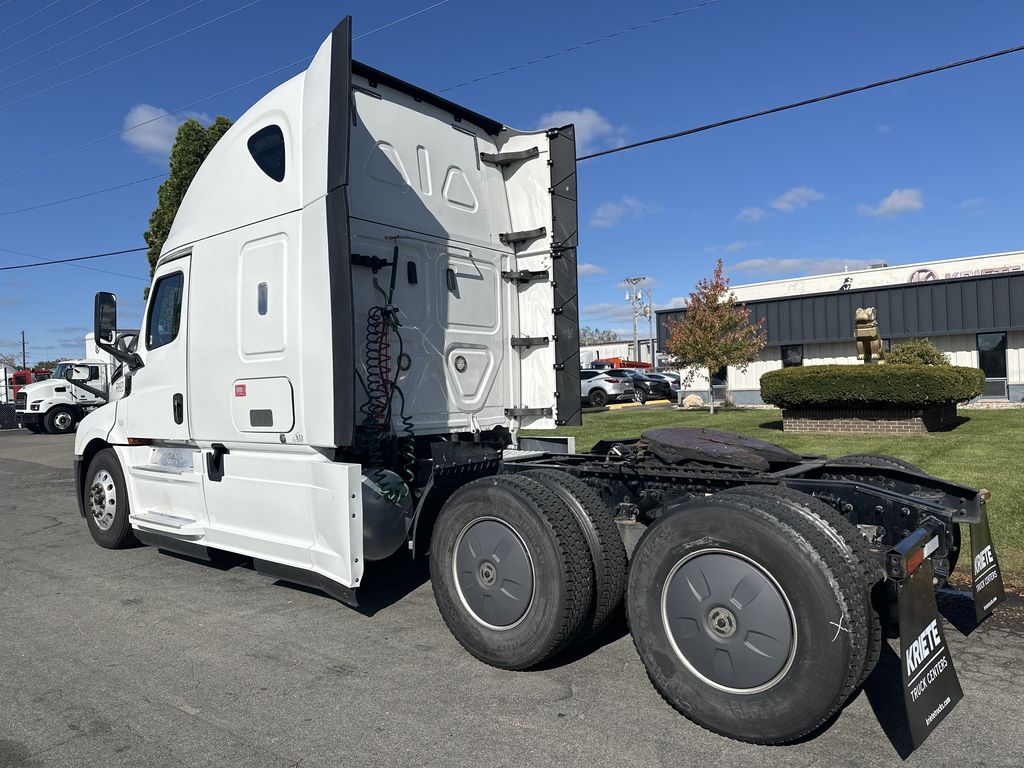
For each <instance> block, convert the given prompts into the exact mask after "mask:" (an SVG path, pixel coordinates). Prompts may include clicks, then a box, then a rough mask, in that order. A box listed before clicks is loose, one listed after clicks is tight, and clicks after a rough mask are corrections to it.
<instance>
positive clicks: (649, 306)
mask: <svg viewBox="0 0 1024 768" xmlns="http://www.w3.org/2000/svg"><path fill="white" fill-rule="evenodd" d="M641 312H643V314H644V316H645V317H646V318H647V340H648V344H649V345H650V347H649V348H650V350H651V370H652V371H653V370H654V369H655V368H657V367H658V355H657V353H656V352H655V351H654V290H653V289H651V288H644V306H643V309H642V310H641Z"/></svg>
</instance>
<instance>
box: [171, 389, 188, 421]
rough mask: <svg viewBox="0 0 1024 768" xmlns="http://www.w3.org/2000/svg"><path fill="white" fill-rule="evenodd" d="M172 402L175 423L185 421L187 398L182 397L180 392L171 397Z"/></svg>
mask: <svg viewBox="0 0 1024 768" xmlns="http://www.w3.org/2000/svg"><path fill="white" fill-rule="evenodd" d="M171 402H172V403H173V408H172V410H173V411H174V423H175V424H181V423H182V422H183V421H185V400H184V398H182V396H181V393H178V394H176V395H175V396H174V397H172V398H171Z"/></svg>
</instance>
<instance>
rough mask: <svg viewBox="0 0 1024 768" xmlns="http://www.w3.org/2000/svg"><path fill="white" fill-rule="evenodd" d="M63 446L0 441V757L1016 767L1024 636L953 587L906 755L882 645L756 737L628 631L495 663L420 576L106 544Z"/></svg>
mask: <svg viewBox="0 0 1024 768" xmlns="http://www.w3.org/2000/svg"><path fill="white" fill-rule="evenodd" d="M72 445H73V437H72V436H64V437H59V436H47V435H32V434H28V433H25V432H0V522H2V526H3V528H2V531H3V532H2V534H0V768H7V767H8V766H26V767H31V768H40V767H41V766H74V767H75V768H82V767H83V766H103V767H104V768H106V767H107V766H146V768H158V767H160V766H181V765H187V766H217V767H218V768H220V767H221V766H247V767H248V768H258V767H259V766H304V767H309V766H424V765H429V766H434V765H437V766H475V767H476V766H488V767H492V766H493V767H497V766H586V767H587V768H597V767H598V766H616V768H619V767H621V766H645V767H646V766H674V767H675V766H691V765H692V766H709V765H714V766H723V767H729V766H774V765H779V766H872V768H875V767H876V766H889V765H906V766H918V765H921V766H924V765H927V766H929V767H930V768H937V767H939V766H958V767H959V766H996V765H1015V766H1019V765H1020V764H1021V762H1022V760H1024V758H1022V754H1024V730H1022V728H1024V697H1022V696H1021V692H1020V687H1021V685H1022V684H1024V628H1022V626H1021V625H1020V623H1019V619H1018V618H1009V619H1008V618H1005V617H1004V618H1002V619H999V618H997V619H996V620H994V621H993V620H990V621H988V622H985V623H984V624H982V625H981V626H980V627H977V628H973V631H971V633H970V635H969V636H964V635H963V634H962V633H961V631H960V630H959V629H957V626H960V627H961V629H964V630H971V629H972V627H971V626H970V625H971V621H970V619H969V616H970V606H969V605H967V604H966V603H965V602H964V601H962V600H960V599H959V598H957V597H944V598H943V600H942V604H943V607H944V610H945V611H946V612H947V613H948V614H949V615H950V616H951V617H952V618H953V619H954V620H955V623H947V625H946V635H947V638H948V639H949V641H950V645H951V647H952V650H953V659H954V663H955V665H956V668H957V671H958V672H959V674H960V681H961V683H962V685H963V688H964V692H965V694H966V695H965V698H964V700H963V701H962V702H961V703H960V705H959V706H958V707H957V708H956V710H955V711H953V713H952V714H950V715H949V717H947V719H946V721H945V722H944V723H943V724H942V725H941V727H940V728H939V729H938V730H937V731H936V732H935V733H934V734H932V736H931V737H930V738H929V739H928V741H927V742H926V743H925V745H924V746H923V747H922V748H921V749H919V750H918V751H916V752H914V753H913V754H909V756H907V753H908V740H907V733H906V726H905V723H904V721H903V716H902V714H901V713H902V706H901V703H900V699H899V696H900V681H899V666H898V660H897V658H896V656H895V655H894V654H893V653H891V652H887V653H886V654H885V656H884V657H883V660H882V662H881V664H880V665H879V668H878V669H877V670H876V671H875V673H874V674H873V675H872V677H871V678H870V679H869V681H868V684H867V686H866V689H865V692H862V693H861V694H859V695H858V696H857V697H856V698H855V699H854V700H853V701H852V702H851V703H850V704H849V705H848V706H847V707H846V708H845V710H844V711H843V712H842V713H841V714H840V715H839V716H838V717H837V718H836V719H835V720H834V721H833V722H831V723H829V724H828V725H827V726H826V727H825V728H824V729H822V730H821V732H819V733H817V734H815V735H814V736H813V737H812V738H809V739H807V740H804V741H803V742H802V743H799V744H795V745H791V746H784V747H757V746H752V745H747V744H742V743H739V742H735V741H730V740H728V739H725V738H722V737H720V736H716V735H714V734H711V733H709V732H707V731H705V730H703V729H701V728H699V727H698V726H696V725H694V724H692V723H690V722H689V721H687V720H685V719H684V718H682V717H681V716H679V715H678V714H676V712H675V711H674V710H673V709H672V708H671V707H669V706H668V705H667V704H665V703H664V702H663V701H662V700H661V698H660V697H659V695H658V694H657V692H656V691H655V690H654V689H653V688H652V687H651V685H650V684H649V683H648V681H647V678H646V675H645V674H644V669H643V666H642V665H641V663H640V660H639V659H638V657H637V655H636V653H635V651H634V649H633V646H632V643H631V641H630V639H629V637H628V635H626V634H625V629H624V628H623V627H618V628H617V629H616V630H615V631H612V632H609V633H608V634H607V635H606V636H604V637H601V638H599V639H598V640H597V641H596V642H594V643H593V644H591V645H590V646H589V647H587V648H583V649H580V650H579V651H577V652H575V653H573V654H572V655H570V656H569V657H567V658H563V659H561V660H559V661H557V662H555V663H553V664H551V665H550V666H548V667H547V668H545V669H542V670H538V671H534V672H528V673H515V672H504V671H500V670H495V669H492V668H490V667H488V666H485V665H484V664H482V663H480V662H478V661H476V660H475V659H473V658H472V657H471V656H469V654H467V653H466V652H465V651H463V650H462V648H461V647H460V646H459V645H458V643H457V642H456V641H455V640H454V639H453V638H452V637H451V635H449V633H448V631H447V629H446V628H445V627H444V625H443V623H442V622H441V619H440V617H439V616H438V614H437V610H436V609H435V607H434V601H433V597H432V595H431V592H430V585H429V583H428V582H427V581H426V578H425V573H424V570H423V568H422V567H414V566H409V565H407V564H402V563H389V564H387V565H388V566H390V567H386V568H383V567H377V568H376V569H375V570H372V571H370V572H369V573H368V574H367V576H366V578H365V580H364V581H365V583H366V584H367V586H366V587H364V588H363V589H362V590H360V592H361V593H363V599H364V602H365V603H366V608H365V609H364V610H363V612H358V611H355V610H352V609H350V608H346V607H345V606H343V605H341V604H340V603H338V602H336V601H334V600H332V599H330V598H329V597H327V596H325V595H323V594H320V593H318V592H315V591H312V590H307V589H302V588H296V587H291V586H287V585H285V584H283V583H281V582H275V581H274V580H272V579H269V578H267V577H264V576H261V575H259V574H257V573H255V572H254V571H253V570H251V568H249V567H247V566H246V565H244V564H242V565H237V564H236V565H233V566H232V565H231V564H230V563H227V564H222V565H220V566H211V565H205V564H199V563H196V562H192V561H189V560H187V559H184V558H180V557H175V556H170V555H166V554H161V553H160V552H158V551H157V550H155V549H152V548H149V547H139V548H137V549H130V550H124V551H117V552H113V551H108V550H104V549H101V548H100V547H98V546H96V545H95V544H94V543H93V541H92V539H91V538H90V537H89V533H88V530H87V529H86V525H85V522H84V521H83V520H82V518H81V517H79V515H78V512H77V509H76V506H75V501H74V498H73V489H72V486H73V482H72V474H71V451H72ZM283 513H285V512H283ZM1007 613H1008V615H1009V616H1011V617H1014V616H1019V615H1020V613H1019V611H1009V612H1007ZM904 758H905V759H904Z"/></svg>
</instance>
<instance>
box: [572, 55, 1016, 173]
mask: <svg viewBox="0 0 1024 768" xmlns="http://www.w3.org/2000/svg"><path fill="white" fill-rule="evenodd" d="M1021 51H1024V45H1017V46H1014V47H1013V48H1004V49H1003V50H1001V51H994V52H992V53H984V54H982V55H980V56H973V57H971V58H969V59H961V60H960V61H954V62H952V63H949V64H942V65H940V66H937V67H929V68H928V69H920V70H918V71H917V72H910V73H908V74H905V75H897V76H896V77H890V78H887V79H885V80H876V81H875V82H873V83H866V84H865V85H857V86H854V87H852V88H845V89H844V90H841V91H834V92H833V93H827V94H825V95H823V96H815V97H813V98H810V99H803V100H802V101H794V102H792V103H791V104H783V105H781V106H778V107H771V108H770V109H762V110H760V111H758V112H750V113H748V114H746V115H739V116H737V117H730V118H727V119H725V120H718V121H717V122H714V123H707V124H706V125H701V126H697V127H696V128H687V129H686V130H684V131H676V132H675V133H667V134H665V135H664V136H655V137H654V138H651V139H644V140H643V141H636V142H633V143H632V144H624V145H623V146H621V147H612V148H611V149H605V150H602V151H601V152H591V153H590V154H589V155H583V156H582V157H577V158H576V162H580V161H582V160H591V159H593V158H595V157H604V156H605V155H613V154H615V153H616V152H625V151H626V150H627V149H636V148H637V147H645V146H647V145H648V144H656V143H658V142H660V141H668V140H670V139H678V138H681V137H683V136H692V135H693V134H695V133H702V132H704V131H710V130H712V129H714V128H722V127H723V126H726V125H733V124H734V123H742V122H744V121H746V120H753V119H754V118H756V117H764V116H766V115H774V114H776V113H778V112H786V111H787V110H790V109H798V108H799V107H806V106H808V105H810V104H818V103H819V102H822V101H829V100H830V99H838V98H839V97H841V96H849V95H851V94H854V93H861V92H862V91H870V90H871V89H873V88H881V87H882V86H884V85H893V84H894V83H902V82H904V81H905V80H913V79H914V78H916V77H924V76H925V75H933V74H935V73H936V72H945V71H946V70H948V69H956V68H957V67H966V66H967V65H968V64H977V63H978V62H980V61H988V60H989V59H995V58H999V57H1000V56H1009V55H1010V54H1011V53H1020V52H1021Z"/></svg>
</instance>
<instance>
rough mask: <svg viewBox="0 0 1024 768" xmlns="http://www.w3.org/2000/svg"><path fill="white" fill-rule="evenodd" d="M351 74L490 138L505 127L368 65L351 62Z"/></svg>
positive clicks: (332, 79)
mask: <svg viewBox="0 0 1024 768" xmlns="http://www.w3.org/2000/svg"><path fill="white" fill-rule="evenodd" d="M346 21H348V19H346ZM344 23H345V22H344V21H343V22H342V24H344ZM338 27H341V24H339V25H338ZM334 31H335V34H337V31H338V30H337V29H335V30H334ZM332 48H333V44H332ZM352 74H353V75H358V76H359V77H365V78H366V79H367V80H368V81H369V83H370V85H371V86H374V85H386V86H388V87H389V88H394V89H395V90H396V91H401V92H402V93H406V94H408V95H410V96H412V97H413V98H414V99H416V100H417V101H422V102H425V103H427V104H430V105H432V106H435V107H438V108H440V109H443V110H445V111H446V112H450V113H451V114H452V116H453V117H454V118H455V119H456V120H465V121H466V122H467V123H473V125H476V126H478V127H480V128H483V129H484V130H485V131H487V133H489V134H491V135H492V136H497V135H498V134H499V133H501V131H502V129H503V128H504V127H505V126H504V125H503V124H501V123H499V122H498V121H497V120H492V119H491V118H489V117H484V116H483V115H481V114H479V113H477V112H474V111H473V110H471V109H466V108H465V107H462V106H459V105H458V104H456V103H455V102H453V101H448V99H445V98H442V97H441V96H438V95H437V94H436V93H431V92H430V91H425V90H423V89H422V88H419V87H418V86H415V85H412V84H411V83H407V82H405V81H404V80H399V79H398V78H397V77H394V76H393V75H389V74H387V73H386V72H381V71H380V70H379V69H374V68H373V67H371V66H369V65H368V64H363V63H362V62H359V61H353V62H352ZM333 82H334V77H333V75H332V77H331V83H332V84H333Z"/></svg>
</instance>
